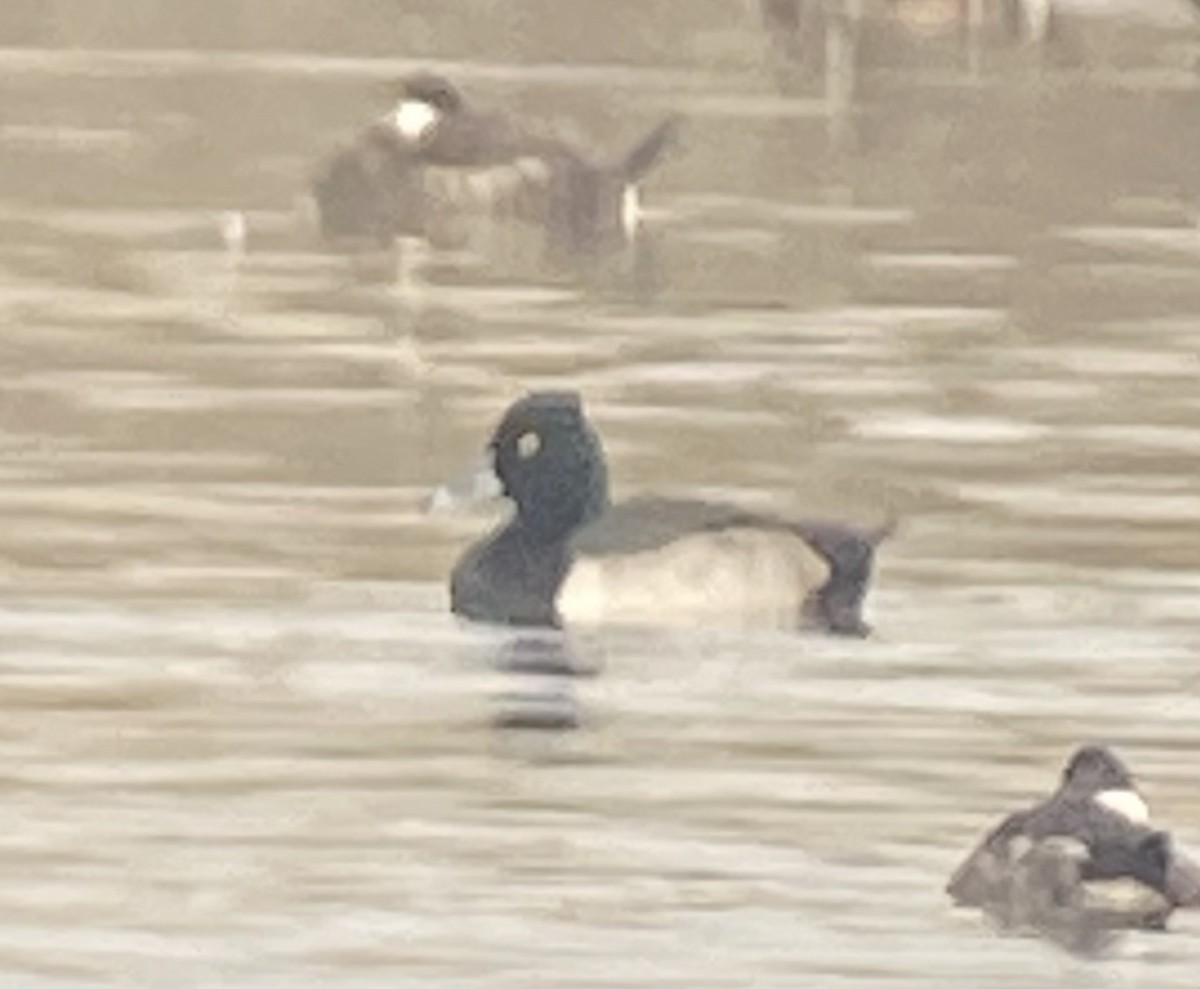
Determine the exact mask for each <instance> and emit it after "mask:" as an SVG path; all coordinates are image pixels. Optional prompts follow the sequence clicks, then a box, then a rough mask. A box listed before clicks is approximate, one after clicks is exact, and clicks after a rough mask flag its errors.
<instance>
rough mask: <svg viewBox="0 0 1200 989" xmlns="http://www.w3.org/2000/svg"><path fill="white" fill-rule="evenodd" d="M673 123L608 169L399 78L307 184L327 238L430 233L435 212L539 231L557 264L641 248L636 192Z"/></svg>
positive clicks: (421, 77)
mask: <svg viewBox="0 0 1200 989" xmlns="http://www.w3.org/2000/svg"><path fill="white" fill-rule="evenodd" d="M677 129H678V121H677V119H676V118H675V117H667V118H666V119H664V120H662V121H660V122H659V123H658V124H656V125H654V126H653V127H652V128H650V130H648V131H647V132H646V134H645V135H644V136H643V137H642V138H641V139H639V140H638V141H636V142H635V143H634V144H633V145H632V146H631V147H630V148H629V149H628V150H627V151H625V152H624V153H623V154H620V155H617V156H615V157H614V158H612V159H611V160H609V159H606V158H605V157H603V156H599V157H597V156H592V155H589V154H587V153H585V152H584V151H583V150H582V149H580V148H578V147H576V146H575V145H573V144H572V143H570V142H568V141H566V140H563V139H561V138H558V137H555V136H553V135H549V134H546V133H544V132H542V131H540V130H539V129H538V127H537V126H536V125H535V124H531V123H528V122H525V121H520V120H518V119H517V118H516V117H514V116H512V115H509V114H505V113H501V112H499V111H494V110H489V109H481V108H479V107H477V106H475V105H474V104H473V103H471V102H470V101H468V100H467V99H466V98H465V97H464V95H463V93H462V92H461V91H460V90H459V89H458V88H457V87H456V86H455V85H454V84H453V83H451V82H450V81H449V80H447V79H445V78H444V77H442V76H439V75H436V74H434V73H429V72H420V73H414V74H413V75H410V76H407V77H405V78H404V79H403V80H401V83H400V91H399V94H398V98H397V100H396V102H395V104H394V105H393V106H392V107H391V108H390V109H389V110H388V111H387V112H386V113H384V114H383V115H382V117H380V118H379V119H377V120H376V121H374V122H372V123H371V124H370V125H369V126H367V127H366V128H364V129H363V130H362V131H361V132H360V133H359V134H358V135H357V136H356V137H355V138H354V139H353V140H352V141H351V142H350V143H349V144H348V145H346V146H345V147H343V148H340V149H339V150H338V151H337V152H335V153H334V154H333V155H332V156H331V157H330V159H329V160H328V161H327V162H325V163H324V164H323V165H322V166H321V168H320V170H319V171H318V174H317V176H316V178H315V180H314V182H313V185H312V201H313V205H314V211H315V214H316V217H317V221H318V225H319V227H320V231H321V233H322V235H323V237H324V238H325V239H326V240H327V241H333V242H345V241H348V240H363V241H366V242H367V243H376V244H381V245H385V246H386V245H387V244H390V243H391V242H392V240H393V239H394V238H397V237H404V236H413V237H421V236H426V235H428V234H429V230H428V229H427V228H428V225H429V224H430V221H431V218H432V217H433V216H434V214H437V215H445V214H447V213H449V214H457V215H458V216H459V217H469V216H475V217H477V218H478V219H480V220H485V219H486V220H487V221H488V222H489V223H491V222H495V221H497V220H507V221H510V222H516V223H520V224H525V225H528V226H531V227H534V228H535V229H537V230H539V231H540V232H541V234H542V235H543V236H544V238H545V246H546V252H547V255H548V256H549V258H550V259H551V260H553V261H555V262H556V263H570V262H572V261H577V260H580V259H584V258H592V259H594V258H597V257H599V256H601V255H605V254H610V253H613V252H615V251H620V250H623V249H625V248H630V249H632V248H634V247H636V246H637V244H638V243H639V242H640V237H641V232H642V226H643V216H644V214H643V210H642V206H641V187H642V184H643V181H644V180H645V178H646V176H647V175H648V173H649V172H650V171H651V170H652V169H653V168H654V167H655V166H656V165H657V164H658V162H659V161H660V160H661V159H662V157H663V155H664V153H665V151H666V150H667V148H668V147H669V146H670V145H671V144H672V143H673V142H674V139H675V136H676V132H677Z"/></svg>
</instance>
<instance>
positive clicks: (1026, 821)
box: [946, 746, 1200, 953]
mask: <svg viewBox="0 0 1200 989" xmlns="http://www.w3.org/2000/svg"><path fill="white" fill-rule="evenodd" d="M946 889H947V892H948V893H949V894H950V896H951V897H952V899H953V900H954V902H955V903H956V904H957V905H959V906H969V907H978V908H980V909H982V910H983V911H984V912H985V913H986V914H987V915H988V916H989V917H991V918H992V919H993V920H994V921H996V922H997V923H998V924H999V925H1000V926H1001V927H1002V928H1004V929H1007V930H1016V931H1020V930H1033V931H1037V932H1039V933H1041V934H1043V935H1045V936H1047V937H1049V938H1051V939H1052V940H1054V941H1056V942H1058V943H1060V944H1062V945H1063V946H1065V947H1067V948H1069V949H1071V950H1074V951H1080V952H1084V953H1088V952H1091V951H1094V950H1096V949H1098V948H1101V947H1103V946H1105V945H1107V944H1108V943H1109V942H1110V941H1111V939H1112V937H1113V936H1114V933H1115V932H1117V931H1120V930H1124V929H1135V928H1136V929H1161V928H1163V927H1165V925H1166V921H1167V919H1168V917H1169V916H1170V915H1171V913H1172V912H1173V911H1174V910H1175V909H1176V908H1177V907H1195V906H1200V866H1198V865H1197V864H1196V863H1195V862H1193V861H1192V860H1191V859H1189V858H1188V857H1187V856H1186V855H1184V854H1183V853H1182V852H1181V851H1179V850H1178V849H1176V848H1175V847H1174V843H1173V842H1172V839H1171V836H1170V835H1169V834H1168V833H1167V832H1166V831H1163V830H1161V829H1157V828H1155V827H1153V826H1151V824H1150V813H1149V810H1148V808H1147V806H1146V802H1145V800H1144V799H1143V797H1142V795H1141V794H1140V793H1139V792H1138V790H1137V786H1136V785H1135V783H1134V780H1133V777H1132V775H1131V774H1130V772H1129V770H1128V769H1127V768H1126V767H1125V765H1124V763H1122V762H1121V760H1120V759H1119V758H1117V756H1116V755H1115V754H1114V753H1113V752H1112V751H1110V750H1109V749H1108V748H1105V747H1103V746H1086V747H1084V748H1081V749H1079V750H1078V751H1076V752H1075V754H1074V755H1072V757H1071V759H1070V761H1069V762H1068V763H1067V765H1066V768H1065V769H1064V770H1063V775H1062V780H1061V783H1060V784H1059V787H1058V789H1057V790H1056V791H1055V792H1054V793H1053V794H1052V795H1051V796H1050V797H1049V798H1047V799H1046V800H1043V801H1041V802H1040V803H1037V804H1035V805H1034V806H1033V807H1031V808H1029V809H1027V810H1023V811H1017V812H1016V813H1013V814H1010V815H1009V816H1008V817H1006V818H1005V819H1004V820H1003V821H1002V822H1001V823H1000V824H999V825H998V826H997V827H996V828H994V829H993V830H992V831H991V832H990V833H989V834H988V835H987V836H986V837H985V838H984V839H983V841H982V842H980V844H979V845H978V846H977V847H976V848H975V849H974V851H972V852H971V854H970V855H969V856H968V857H967V859H966V860H965V861H964V862H963V863H962V865H960V866H959V867H958V869H956V870H955V872H954V875H953V876H952V877H951V879H950V882H949V884H948V885H947V887H946Z"/></svg>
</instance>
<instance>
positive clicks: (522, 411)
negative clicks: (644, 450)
mask: <svg viewBox="0 0 1200 989" xmlns="http://www.w3.org/2000/svg"><path fill="white" fill-rule="evenodd" d="M483 471H484V475H482V476H487V477H490V478H492V479H493V480H494V484H493V485H492V486H491V488H490V490H492V491H495V492H497V493H503V494H504V495H505V496H506V497H508V498H509V499H511V500H512V501H513V503H514V504H515V508H516V511H515V514H514V515H513V517H512V518H511V519H509V520H508V521H506V522H505V523H504V524H502V525H501V526H500V527H499V528H498V529H497V530H496V531H495V532H493V533H492V534H491V535H490V536H488V537H486V538H485V539H483V540H481V541H480V542H478V543H476V544H475V545H474V546H472V547H470V548H469V549H468V550H467V551H466V552H465V553H464V554H463V555H462V557H461V559H460V560H459V561H458V563H457V565H456V566H455V567H454V571H453V574H452V575H451V579H450V602H451V608H452V610H453V611H454V613H455V614H458V615H461V616H463V617H464V618H468V619H472V620H475V621H482V622H492V623H498V624H507V625H534V626H538V625H540V626H559V625H561V624H563V623H573V622H601V623H606V624H611V623H619V624H638V625H661V624H670V623H673V622H678V621H684V622H688V623H693V622H697V621H698V622H702V623H704V622H710V623H711V622H729V623H734V624H740V625H768V626H775V627H779V626H784V627H790V628H795V627H797V626H799V625H806V626H810V627H815V628H818V629H822V630H825V631H829V632H834V633H838V634H843V635H854V636H864V635H866V634H868V632H869V631H870V629H869V626H868V625H867V624H866V622H865V621H864V620H863V616H862V606H863V601H864V598H865V596H866V593H867V588H868V586H869V583H870V579H871V572H872V568H873V560H874V553H875V547H876V545H877V543H878V542H879V541H880V540H881V539H883V538H884V536H885V535H886V534H887V532H888V531H890V529H886V528H885V529H882V530H880V531H877V532H866V531H860V530H857V529H855V528H853V527H851V526H849V525H844V524H841V523H838V522H812V521H797V520H791V519H785V518H782V517H779V516H776V515H772V514H769V513H765V512H752V511H747V510H745V509H741V508H738V507H736V506H733V505H727V504H721V503H716V502H707V501H700V500H681V499H668V498H654V497H643V498H636V499H632V500H630V501H626V502H622V503H619V504H616V505H614V504H612V503H611V502H610V500H609V489H608V466H607V463H606V461H605V456H604V450H603V447H602V446H601V443H600V438H599V436H598V435H597V434H596V432H595V430H594V429H593V428H592V426H591V424H590V423H589V422H588V420H587V417H586V415H585V413H584V409H583V403H582V401H581V400H580V397H579V395H578V394H576V393H573V392H534V393H531V394H528V395H526V396H525V397H524V398H521V399H520V400H518V401H517V402H515V403H514V404H513V405H512V406H511V407H510V408H509V409H508V410H507V412H505V414H504V415H503V417H502V418H501V420H500V423H499V424H498V425H497V427H496V429H495V431H494V432H493V434H492V437H491V439H490V440H489V441H488V444H487V455H486V462H485V464H484V465H483ZM480 476H481V475H474V481H473V484H472V487H473V490H474V491H475V492H476V493H477V494H478V493H482V492H484V491H488V490H489V487H488V485H481V484H480V483H479V481H478V479H479V477H480ZM434 500H435V503H445V502H446V501H450V500H452V494H451V493H450V491H449V489H446V488H443V489H441V490H440V491H439V493H438V494H437V495H435V499H434Z"/></svg>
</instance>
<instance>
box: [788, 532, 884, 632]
mask: <svg viewBox="0 0 1200 989" xmlns="http://www.w3.org/2000/svg"><path fill="white" fill-rule="evenodd" d="M896 526H897V520H896V519H895V517H889V518H888V520H887V521H886V522H885V523H884V524H883V525H881V526H879V527H878V528H875V529H870V530H867V531H865V532H864V531H862V530H859V529H855V528H853V527H851V526H848V525H842V524H840V523H837V522H796V523H793V524H792V525H791V529H792V531H793V532H794V533H795V534H796V535H798V536H799V537H800V538H801V539H803V540H804V541H805V542H806V543H807V544H808V545H809V546H810V547H812V549H813V551H814V552H815V553H816V554H817V555H818V556H820V557H821V558H822V559H823V560H824V561H825V562H826V563H827V564H828V565H829V578H828V579H827V580H826V581H825V583H824V584H822V585H821V587H820V588H819V589H818V590H817V591H816V593H815V594H814V595H813V597H812V599H811V600H810V601H809V605H808V607H809V611H810V613H811V617H813V618H815V619H816V620H817V621H819V622H820V623H821V624H822V625H824V626H825V627H826V628H828V629H829V631H831V632H837V633H838V634H840V635H854V636H858V637H860V638H865V637H866V636H868V635H870V634H871V626H870V625H868V624H867V623H866V622H865V621H863V617H862V606H863V600H864V599H865V598H866V596H867V589H868V587H869V586H870V583H871V572H872V570H873V569H874V566H875V547H877V546H878V545H879V544H880V543H881V542H883V541H884V540H885V539H887V538H888V537H889V536H891V535H892V533H893V532H895V531H896Z"/></svg>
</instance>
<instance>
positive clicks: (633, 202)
mask: <svg viewBox="0 0 1200 989" xmlns="http://www.w3.org/2000/svg"><path fill="white" fill-rule="evenodd" d="M641 225H642V193H641V190H640V189H638V187H637V186H636V185H627V186H625V188H624V189H623V190H622V191H621V229H622V230H623V231H624V232H625V239H626V240H633V238H634V237H635V236H636V234H637V232H638V228H640V227H641Z"/></svg>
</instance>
